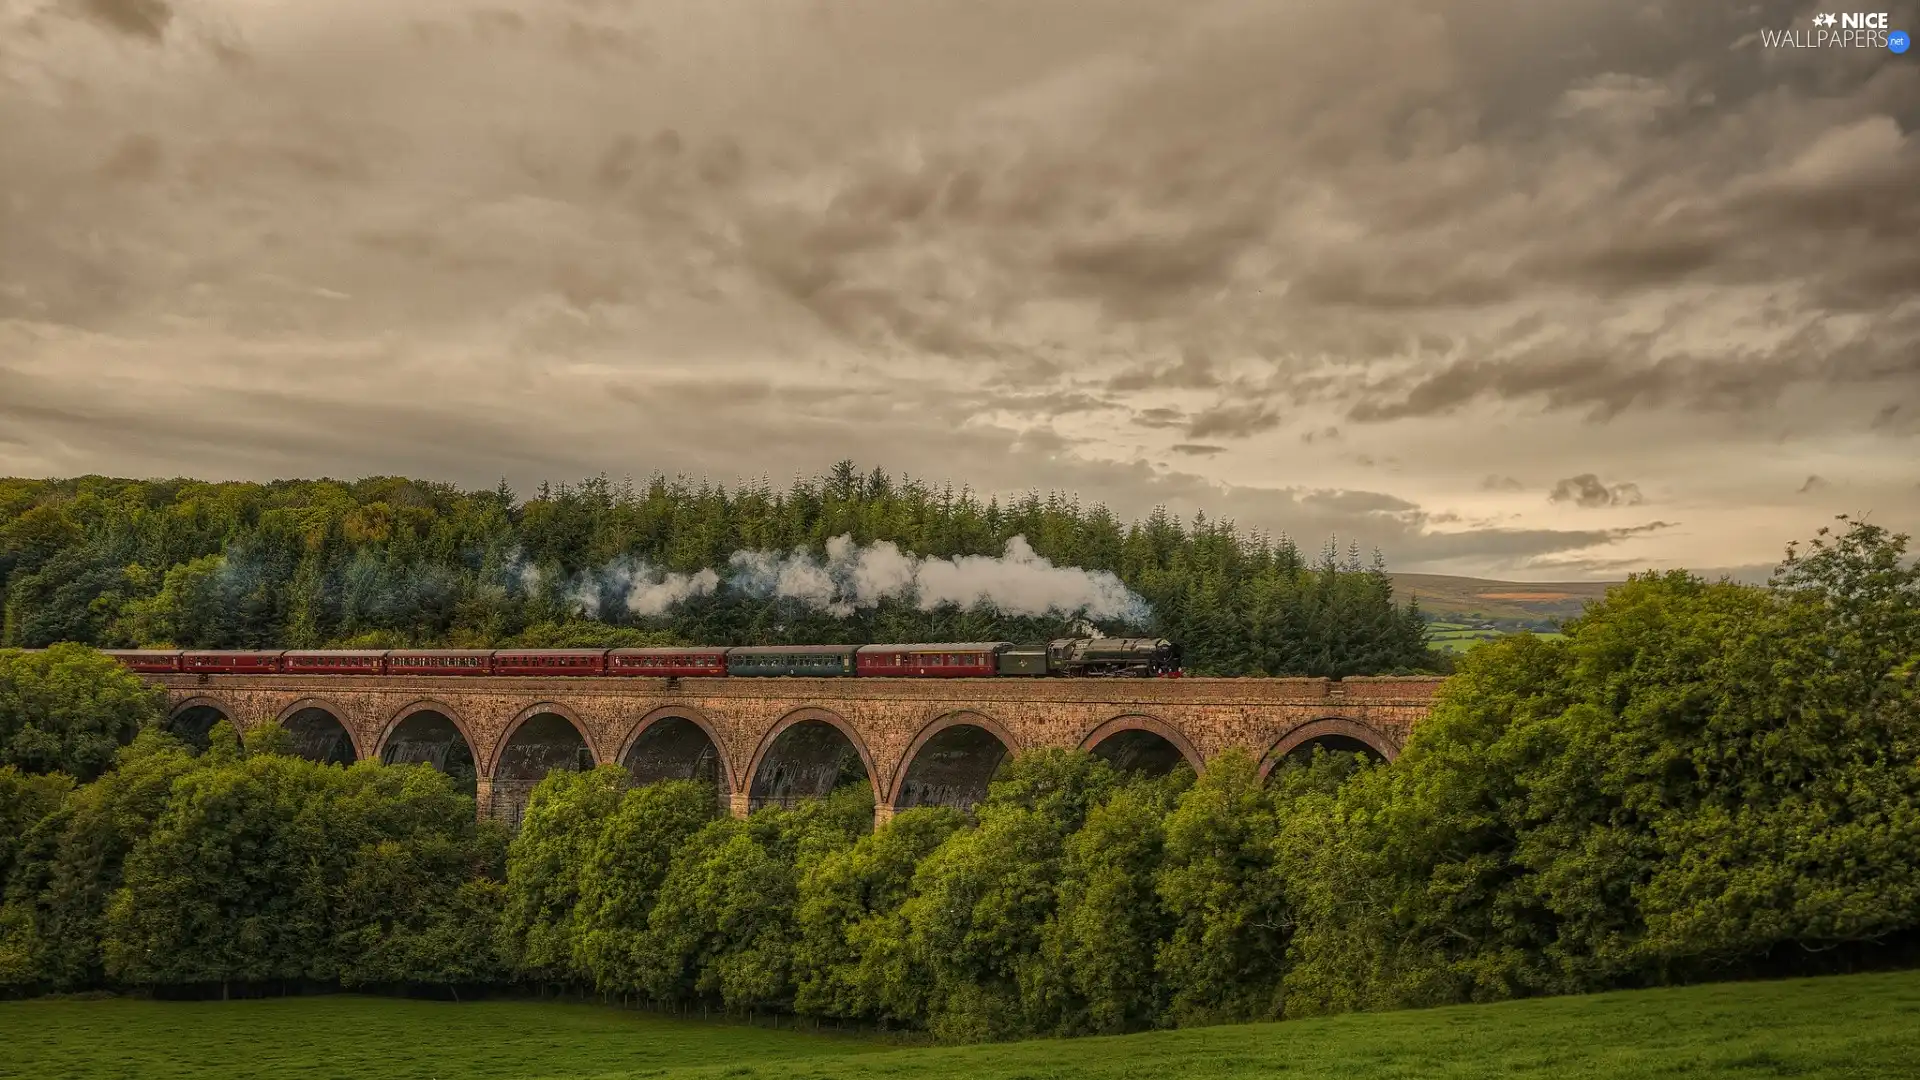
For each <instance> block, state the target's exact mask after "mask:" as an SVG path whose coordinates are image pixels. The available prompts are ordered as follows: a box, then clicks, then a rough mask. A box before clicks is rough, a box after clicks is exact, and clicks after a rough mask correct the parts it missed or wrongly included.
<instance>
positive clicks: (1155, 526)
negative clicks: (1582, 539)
mask: <svg viewBox="0 0 1920 1080" xmlns="http://www.w3.org/2000/svg"><path fill="white" fill-rule="evenodd" d="M963 601H964V602H963ZM0 603H4V612H5V618H4V625H3V626H0V645H8V646H25V647H39V646H44V645H48V644H51V643H54V642H58V641H75V642H81V643H85V644H90V645H96V646H100V647H176V648H258V647H278V648H322V647H355V648H391V647H403V646H424V645H448V646H457V647H487V646H496V645H523V646H529V647H569V646H582V647H601V646H630V645H672V644H714V645H738V644H748V643H753V644H796V643H809V642H819V643H829V644H831V643H843V642H863V641H982V640H1012V641H1039V640H1044V639H1047V638H1051V637H1058V636H1061V635H1064V634H1069V633H1072V632H1074V630H1075V628H1076V627H1077V626H1083V625H1084V622H1085V621H1086V620H1091V621H1093V622H1094V623H1095V624H1097V626H1098V629H1099V630H1101V631H1102V632H1105V633H1109V634H1133V633H1139V634H1151V635H1156V636H1164V637H1167V638H1170V639H1172V640H1174V641H1175V642H1178V643H1179V644H1180V645H1181V646H1182V648H1183V649H1184V650H1185V657H1186V666H1187V670H1188V671H1189V672H1190V673H1192V674H1198V675H1325V676H1333V677H1339V676H1345V675H1366V674H1391V673H1406V672H1413V671H1422V670H1436V669H1441V670H1443V669H1444V666H1445V664H1446V661H1445V659H1444V658H1441V657H1439V656H1437V655H1436V654H1434V653H1431V652H1429V650H1428V647H1427V641H1426V633H1425V626H1424V623H1423V620H1422V618H1421V616H1420V614H1419V611H1418V609H1417V605H1415V604H1412V603H1409V604H1407V605H1405V606H1400V605H1397V604H1396V603H1395V600H1394V593H1393V583H1392V580H1391V578H1390V576H1389V575H1388V574H1387V573H1386V571H1385V566H1384V563H1383V562H1382V560H1381V559H1380V557H1379V555H1378V554H1377V553H1375V555H1374V556H1373V558H1372V559H1371V560H1370V561H1366V560H1363V559H1362V556H1361V552H1360V551H1359V549H1358V548H1357V547H1353V546H1349V547H1347V548H1346V550H1344V551H1342V550H1341V549H1340V548H1339V546H1338V545H1337V542H1336V541H1334V540H1329V541H1327V543H1326V544H1325V546H1324V547H1323V548H1321V549H1320V550H1319V551H1318V552H1317V553H1315V554H1313V555H1307V554H1305V553H1303V552H1302V551H1301V550H1300V549H1299V548H1298V547H1297V546H1296V545H1295V544H1294V543H1293V542H1292V541H1291V540H1290V539H1288V538H1286V537H1279V538H1274V537H1267V536H1263V535H1258V534H1255V535H1248V534H1246V533H1244V532H1242V531H1240V530H1238V529H1237V528H1236V527H1235V526H1234V524H1233V523H1232V522H1230V521H1225V520H1218V521H1216V520H1210V519H1208V518H1207V517H1206V516H1205V515H1204V514H1202V515H1196V516H1195V518H1194V519H1193V520H1192V521H1180V520H1178V519H1175V518H1174V517H1172V516H1170V515H1169V514H1167V513H1166V512H1164V511H1156V512H1155V513H1153V514H1152V515H1150V516H1148V517H1147V518H1146V519H1145V520H1141V521H1132V522H1123V521H1121V520H1119V519H1118V518H1116V517H1115V516H1114V515H1113V514H1112V513H1111V512H1110V511H1109V510H1108V509H1107V508H1106V507H1104V506H1093V507H1086V506H1082V505H1081V504H1080V503H1079V502H1078V501H1077V500H1076V499H1074V498H1072V497H1069V496H1064V495H1059V494H1049V495H1046V496H1042V495H1039V494H1037V493H1031V494H1028V495H1026V496H1025V497H1023V498H1020V499H1017V500H1012V501H1008V502H1004V503H1003V502H1001V501H999V500H996V499H988V500H986V501H982V500H981V499H980V498H978V497H977V496H975V495H974V494H973V493H971V492H969V491H967V490H965V489H961V490H957V491H956V490H955V489H953V488H952V487H951V486H943V487H938V488H936V487H932V486H929V485H927V484H925V483H922V482H919V481H916V480H912V479H906V478H900V479H896V478H893V477H890V476H889V475H888V474H887V473H885V472H884V471H882V470H880V469H874V470H872V471H871V472H866V473H862V472H861V471H860V470H859V469H857V468H856V467H855V466H854V465H853V464H852V463H851V462H842V463H840V464H839V465H837V466H835V467H834V468H833V469H832V470H831V471H830V472H829V473H828V474H827V475H825V476H821V477H818V478H815V479H811V480H796V481H795V482H794V483H793V484H792V485H791V486H790V487H789V488H787V489H786V490H784V491H782V490H776V489H775V488H774V487H773V486H772V485H771V484H769V483H767V482H765V481H761V482H758V483H748V484H743V485H739V486H735V487H733V488H727V487H724V486H720V485H715V484H709V483H704V482H698V483H696V482H692V481H687V480H669V479H666V478H664V477H657V476H656V477H654V478H653V479H651V480H649V481H648V482H647V483H646V484H644V485H643V486H636V485H634V484H633V483H632V482H631V481H628V482H625V483H619V484H616V483H613V482H610V481H608V480H607V479H606V478H604V477H600V478H594V479H590V480H587V481H585V482H582V483H580V484H577V485H560V486H555V487H549V486H545V485H543V486H542V487H541V488H540V490H539V491H538V492H537V493H536V494H535V495H534V496H533V497H531V498H527V499H524V500H522V499H520V498H518V497H517V496H516V495H515V493H514V492H512V491H511V490H509V489H508V488H507V487H506V485H505V484H504V483H503V484H502V485H501V486H500V487H499V488H497V489H495V490H492V491H464V490H461V489H459V488H457V487H454V486H452V485H448V484H440V483H431V482H425V481H418V480H409V479H405V478H399V477H374V478H368V479H363V480H357V481H335V480H326V479H322V480H286V481H275V482H273V483H268V484H255V483H237V482H236V483H208V482H202V481H195V480H184V479H175V480H123V479H111V478H105V477H97V476H88V477H79V478H73V479H65V480H29V479H0Z"/></svg>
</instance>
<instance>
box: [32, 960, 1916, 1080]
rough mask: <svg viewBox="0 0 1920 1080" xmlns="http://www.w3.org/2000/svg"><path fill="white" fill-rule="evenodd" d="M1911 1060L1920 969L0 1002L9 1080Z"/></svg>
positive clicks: (1491, 1068)
mask: <svg viewBox="0 0 1920 1080" xmlns="http://www.w3.org/2000/svg"><path fill="white" fill-rule="evenodd" d="M1916 1075H1920V972H1909V973H1900V974H1890V975H1855V976H1847V977H1843V978H1832V979H1807V980H1796V981H1790V982H1773V983H1744V984H1722V985H1718V986H1704V987H1691V988H1687V989H1681V990H1653V991H1639V992H1632V993H1618V994H1600V995H1595V996H1592V997H1580V998H1555V999H1547V1000H1539V1001H1522V1002H1508V1003H1504V1004H1499V1005H1481V1006H1462V1007H1457V1008H1448V1009H1432V1010H1427V1011H1422V1012H1403V1013H1388V1014H1377V1015H1367V1016H1341V1017H1332V1018H1327V1019H1318V1020H1297V1021H1292V1022H1289V1023H1283V1024H1257V1025H1249V1026H1244V1027H1219V1028H1201V1029H1195V1030H1189V1031H1175V1032H1158V1033H1153V1034H1147V1035H1131V1036H1125V1037H1122V1038H1110V1039H1080V1040H1072V1041H1036V1042H1025V1043H1008V1044H1003V1045H997V1046H973V1047H940V1048H900V1047H895V1046H888V1045H886V1044H882V1043H876V1042H872V1041H861V1040H855V1039H851V1038H842V1037H832V1036H824V1035H812V1034H801V1033H796V1032H792V1031H768V1030H765V1029H756V1028H747V1027H738V1026H728V1025H722V1024H703V1023H700V1022H697V1021H695V1022H687V1021H674V1020H666V1019H661V1018H658V1017H653V1016H648V1015H645V1014H639V1013H629V1012H621V1011H618V1010H614V1009H606V1008H599V1007H595V1006H587V1005H556V1004H539V1003H532V1002H483V1003H478V1004H465V1005H453V1004H440V1003H428V1002H417V1001H395V1000H386V999H378V998H360V997H345V996H342V997H323V998H304V999H302V998H291V999H288V998H280V999H270V1000H262V1001H240V1002H229V1003H214V1002H207V1003H165V1002H147V1001H129V1000H106V1001H32V1002H11V1003H0V1076H5V1077H35V1078H38V1080H80V1078H86V1080H92V1078H96V1077H102V1078H104V1077H128V1078H132V1077H140V1078H154V1080H213V1078H223V1080H224V1078H238V1077H287V1076H293V1077H304V1078H312V1080H363V1078H365V1080H372V1078H381V1080H389V1078H391V1080H436V1078H440V1080H452V1078H455V1077H516V1078H519V1077H525V1078H553V1080H559V1078H567V1080H586V1078H596V1080H616V1078H618V1080H628V1078H639V1077H661V1078H667V1080H678V1078H691V1077H714V1078H719V1077H749V1078H751V1077H759V1078H767V1080H772V1078H783V1080H878V1078H881V1077H891V1078H896V1080H918V1078H925V1080H937V1078H945V1077H954V1076H959V1077H965V1078H966V1080H1123V1078H1125V1080H1148V1078H1153V1080H1160V1078H1169V1077H1172V1078H1179V1077H1192V1078H1200V1077H1207V1078H1214V1077H1224V1078H1242V1077H1244V1078H1251V1077H1271V1076H1286V1077H1289V1078H1293V1080H1332V1078H1336V1077H1338V1078H1341V1080H1412V1078H1416V1077H1418V1078H1423V1080H1424V1078H1442V1080H1444V1078H1462V1080H1464V1078H1467V1077H1474V1078H1479V1077H1489V1076H1498V1077H1507V1078H1516V1080H1528V1078H1539V1080H1601V1078H1606V1080H1623V1078H1624V1080H1632V1078H1640V1077H1676V1078H1677V1077H1683V1076H1684V1077H1695V1078H1706V1080H1712V1078H1733V1077H1740V1078H1748V1080H1751V1078H1763V1077H1773V1076H1796V1077H1849V1078H1865V1077H1889V1078H1892V1077H1901V1078H1910V1077H1914V1076H1916Z"/></svg>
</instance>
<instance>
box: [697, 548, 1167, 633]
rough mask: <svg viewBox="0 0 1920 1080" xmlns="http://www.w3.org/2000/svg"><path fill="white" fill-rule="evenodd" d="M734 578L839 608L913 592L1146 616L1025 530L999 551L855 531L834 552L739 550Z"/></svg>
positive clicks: (928, 598) (768, 593) (930, 598)
mask: <svg viewBox="0 0 1920 1080" xmlns="http://www.w3.org/2000/svg"><path fill="white" fill-rule="evenodd" d="M728 570H729V573H728V577H727V584H728V587H729V588H735V589H739V590H741V591H743V592H745V593H747V594H748V595H751V596H760V597H781V598H785V599H790V600H798V601H800V602H802V603H805V604H808V605H809V606H812V607H815V608H818V609H820V610H823V611H827V612H829V613H831V614H833V615H836V616H846V615H850V614H852V613H853V612H854V611H856V610H859V609H862V608H872V607H875V606H876V605H878V604H879V603H880V601H882V600H886V599H890V598H894V599H911V600H912V601H913V602H914V604H915V605H916V606H917V607H919V608H920V610H922V611H930V610H932V609H934V608H936V607H939V606H941V605H942V604H954V605H956V606H958V607H962V608H972V607H991V608H994V609H995V610H997V611H999V612H1001V613H1002V614H1006V615H1044V614H1047V613H1050V612H1055V613H1061V614H1073V613H1081V614H1084V615H1086V616H1088V617H1090V618H1096V619H1121V620H1124V621H1126V622H1130V623H1135V624H1138V623H1144V622H1146V621H1147V619H1148V617H1149V615H1150V614H1151V613H1150V611H1149V610H1148V608H1147V603H1146V601H1145V600H1142V599H1141V598H1140V597H1139V596H1138V595H1137V594H1136V593H1134V592H1133V591H1132V590H1131V589H1129V588H1127V587H1126V585H1125V584H1123V583H1122V582H1121V581H1120V579H1119V578H1118V577H1116V576H1115V575H1113V574H1112V573H1110V572H1108V571H1105V570H1081V569H1078V568H1075V567H1070V566H1055V565H1054V564H1053V563H1052V562H1050V561H1049V560H1047V559H1044V558H1042V557H1040V556H1039V555H1037V554H1035V553H1034V550H1033V546H1032V545H1031V544H1028V543H1027V539H1026V537H1024V536H1016V537H1013V538H1012V539H1010V540H1008V541H1007V548H1006V552H1005V553H1004V554H1002V555H998V556H987V555H961V556H957V557H955V558H952V559H936V558H922V557H920V556H916V555H909V554H906V553H904V552H902V551H901V550H900V548H899V546H898V545H896V544H894V543H892V542H891V541H886V540H882V541H880V542H879V543H876V544H872V545H869V546H867V547H860V546H858V545H856V544H855V543H854V542H853V538H852V537H851V536H836V537H834V538H833V539H831V540H829V541H827V556H826V559H825V560H824V561H823V560H820V559H817V558H815V557H814V556H813V554H812V553H811V552H808V551H805V550H798V551H794V552H791V553H789V554H780V553H778V552H768V551H738V552H735V553H734V554H733V557H732V558H731V559H729V560H728Z"/></svg>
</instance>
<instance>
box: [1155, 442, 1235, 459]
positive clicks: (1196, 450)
mask: <svg viewBox="0 0 1920 1080" xmlns="http://www.w3.org/2000/svg"><path fill="white" fill-rule="evenodd" d="M1168 449H1170V450H1172V451H1173V452H1174V453H1176V454H1185V455H1186V456H1188V457H1212V456H1213V455H1215V454H1224V453H1226V452H1227V448H1226V447H1224V446H1209V445H1207V444H1206V443H1174V444H1173V445H1172V446H1171V447H1168Z"/></svg>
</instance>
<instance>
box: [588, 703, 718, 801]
mask: <svg viewBox="0 0 1920 1080" xmlns="http://www.w3.org/2000/svg"><path fill="white" fill-rule="evenodd" d="M636 756H638V757H639V758H641V759H644V760H636ZM614 760H615V761H617V762H618V763H619V764H620V765H621V766H622V767H623V768H625V769H626V770H627V771H628V772H629V773H631V774H632V775H633V778H634V779H635V780H636V781H637V782H639V783H651V782H652V781H655V780H669V779H671V780H699V779H704V778H705V777H704V775H703V774H704V773H706V772H707V771H708V767H709V766H711V773H712V778H713V780H714V786H715V787H717V788H718V789H719V792H720V795H721V797H722V798H723V799H724V798H725V797H726V796H727V795H729V794H731V793H732V792H733V791H735V790H737V789H738V788H739V786H740V780H739V777H738V776H737V775H736V774H735V773H734V771H733V762H732V761H730V760H728V758H727V747H726V743H725V742H724V741H723V740H722V739H721V738H720V731H719V729H718V728H716V727H715V726H714V724H713V720H712V718H710V717H708V716H707V714H706V713H705V712H703V711H702V710H700V709H696V708H694V707H693V706H691V705H662V706H660V707H659V708H657V709H653V710H651V711H650V712H648V713H647V714H646V715H645V716H642V717H641V718H640V720H639V722H637V723H635V724H634V725H633V730H632V731H629V732H628V733H627V737H626V739H625V740H624V741H623V742H622V743H621V744H620V752H619V753H618V754H616V755H615V756H614ZM681 763H684V764H685V766H686V771H685V772H684V773H683V772H681V771H680V770H679V768H678V765H679V764H681Z"/></svg>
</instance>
